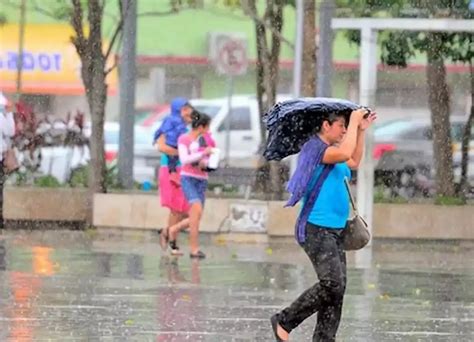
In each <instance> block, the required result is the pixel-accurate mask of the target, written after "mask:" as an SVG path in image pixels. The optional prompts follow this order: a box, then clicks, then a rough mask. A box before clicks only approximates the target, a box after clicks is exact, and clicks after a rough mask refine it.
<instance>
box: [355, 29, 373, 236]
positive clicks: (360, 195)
mask: <svg viewBox="0 0 474 342" xmlns="http://www.w3.org/2000/svg"><path fill="white" fill-rule="evenodd" d="M376 52H377V31H376V30H373V29H371V28H363V29H362V30H361V46H360V80H359V103H360V104H361V105H364V106H374V105H375V91H376V87H377V78H376V75H377V55H376ZM373 141H374V134H373V130H372V129H370V130H369V131H367V133H366V139H365V149H364V156H363V158H362V164H361V167H360V168H359V171H358V173H357V205H358V207H359V212H360V214H361V215H362V216H363V217H364V218H365V219H366V220H367V222H368V224H369V228H370V229H372V214H373V205H374V160H373V156H372V150H373Z"/></svg>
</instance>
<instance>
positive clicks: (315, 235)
mask: <svg viewBox="0 0 474 342" xmlns="http://www.w3.org/2000/svg"><path fill="white" fill-rule="evenodd" d="M375 119H376V115H375V113H370V112H369V111H367V109H359V110H356V111H354V112H352V114H351V115H350V120H349V124H348V125H347V124H346V120H345V117H344V116H343V115H340V116H338V115H336V114H330V115H329V116H328V117H327V118H325V120H323V122H322V123H321V126H320V127H317V129H316V132H317V134H316V135H315V136H314V137H312V138H311V139H310V141H308V142H307V143H306V144H305V146H303V148H302V149H301V153H300V157H299V160H298V167H297V169H296V172H295V174H294V175H293V177H292V180H290V183H289V190H290V191H291V192H292V198H291V199H290V201H289V205H294V204H295V203H296V202H297V200H299V199H301V200H302V201H303V209H302V212H301V214H300V217H299V219H298V222H297V227H296V228H297V229H296V234H297V239H298V242H299V243H300V245H301V246H302V247H303V249H304V251H305V252H306V254H307V255H308V257H309V259H310V260H311V263H312V264H313V267H314V269H315V271H316V274H317V276H318V279H319V282H317V283H316V284H315V285H313V286H312V287H310V288H309V289H307V290H306V291H305V292H303V293H302V294H301V295H300V296H299V297H298V298H297V299H296V300H295V301H294V302H293V303H292V304H291V305H290V306H289V307H287V308H285V309H284V310H282V311H281V312H279V313H277V314H275V315H273V316H272V318H271V323H272V328H273V331H274V333H275V337H276V340H277V341H287V340H288V337H289V333H290V332H291V331H292V330H293V329H294V328H296V327H297V326H298V325H299V324H301V323H302V322H303V321H304V320H305V319H306V318H308V317H309V316H311V315H313V314H314V313H317V315H318V316H317V324H316V328H315V331H314V334H313V341H325V342H326V341H335V339H336V333H337V329H338V327H339V322H340V319H341V312H342V303H343V299H344V293H345V289H346V255H345V252H344V248H343V245H342V236H341V234H342V232H343V230H344V228H345V226H346V222H347V219H348V217H349V195H348V193H347V189H346V188H345V184H344V178H345V177H347V178H350V174H351V173H350V169H353V170H355V169H357V167H358V166H359V163H360V161H361V159H362V155H363V148H364V135H365V130H366V129H367V128H369V127H370V125H371V123H372V122H373V121H374V120H375ZM316 193H317V194H316ZM305 206H306V208H305Z"/></svg>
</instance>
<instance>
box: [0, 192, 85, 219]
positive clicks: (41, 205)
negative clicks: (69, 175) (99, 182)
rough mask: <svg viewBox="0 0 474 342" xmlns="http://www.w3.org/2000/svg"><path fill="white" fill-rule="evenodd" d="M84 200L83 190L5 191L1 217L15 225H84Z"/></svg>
mask: <svg viewBox="0 0 474 342" xmlns="http://www.w3.org/2000/svg"><path fill="white" fill-rule="evenodd" d="M87 196H88V194H87V192H86V191H85V190H73V189H40V188H17V187H7V188H5V193H4V206H3V216H4V218H5V219H6V220H15V221H24V220H26V221H30V220H31V221H43V220H44V221H85V219H86V213H87Z"/></svg>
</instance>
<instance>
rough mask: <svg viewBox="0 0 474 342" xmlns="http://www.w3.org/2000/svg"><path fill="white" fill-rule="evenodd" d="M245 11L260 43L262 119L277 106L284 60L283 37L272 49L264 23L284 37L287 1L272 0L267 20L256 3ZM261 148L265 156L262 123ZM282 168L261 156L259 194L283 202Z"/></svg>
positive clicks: (275, 37) (274, 40) (251, 1)
mask: <svg viewBox="0 0 474 342" xmlns="http://www.w3.org/2000/svg"><path fill="white" fill-rule="evenodd" d="M244 10H245V11H246V12H247V13H248V14H249V15H250V16H251V17H252V18H253V20H254V23H255V36H256V43H257V66H256V68H257V70H256V76H257V80H256V81H257V82H256V85H257V86H256V90H257V101H258V107H259V111H260V117H261V119H263V115H264V114H265V113H266V112H267V110H268V109H269V108H270V107H271V106H273V105H274V104H275V102H276V93H277V86H278V80H279V57H280V45H281V41H280V37H279V36H278V35H277V34H274V33H273V34H272V35H271V47H269V44H268V40H267V33H266V28H265V25H264V24H263V23H267V24H268V25H270V26H271V27H272V29H274V31H276V32H278V33H279V34H281V31H282V26H283V1H282V0H269V1H267V2H266V7H265V14H264V15H263V18H261V19H260V18H259V17H258V13H257V8H256V2H255V0H249V1H247V2H245V6H244ZM260 137H261V146H260V149H259V150H260V151H261V152H262V151H263V149H264V148H265V145H266V140H267V136H266V128H265V125H264V123H263V121H262V120H261V129H260ZM283 179H284V178H282V168H281V164H280V163H279V162H271V163H269V162H268V161H266V160H265V158H263V156H262V155H261V156H260V159H259V165H258V170H257V176H256V179H255V190H256V191H258V192H263V193H265V194H266V197H267V198H268V199H279V198H281V197H282V194H283V186H282V184H283Z"/></svg>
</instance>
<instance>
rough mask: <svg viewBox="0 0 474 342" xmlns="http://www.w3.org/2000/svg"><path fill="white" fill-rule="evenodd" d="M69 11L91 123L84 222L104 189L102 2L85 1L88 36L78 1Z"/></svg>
mask: <svg viewBox="0 0 474 342" xmlns="http://www.w3.org/2000/svg"><path fill="white" fill-rule="evenodd" d="M71 2H72V5H73V12H72V16H71V25H72V27H73V28H74V31H75V33H76V36H75V37H73V38H72V42H73V44H74V46H75V47H76V50H77V53H78V55H79V57H80V59H81V76H82V82H83V83H84V88H85V91H86V98H87V102H88V105H89V111H90V116H91V123H92V132H91V138H90V154H91V161H90V168H89V192H90V196H89V201H88V215H87V221H88V223H92V211H93V207H92V203H93V198H94V194H96V193H104V192H106V184H105V176H106V167H105V149H104V120H105V105H106V102H107V84H106V83H105V76H106V71H105V56H104V54H103V51H102V18H103V11H104V8H103V3H101V2H99V1H98V0H89V1H88V3H87V5H88V11H87V23H88V26H89V34H88V36H86V35H85V33H84V27H83V17H84V13H83V9H82V2H81V1H80V0H71Z"/></svg>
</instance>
